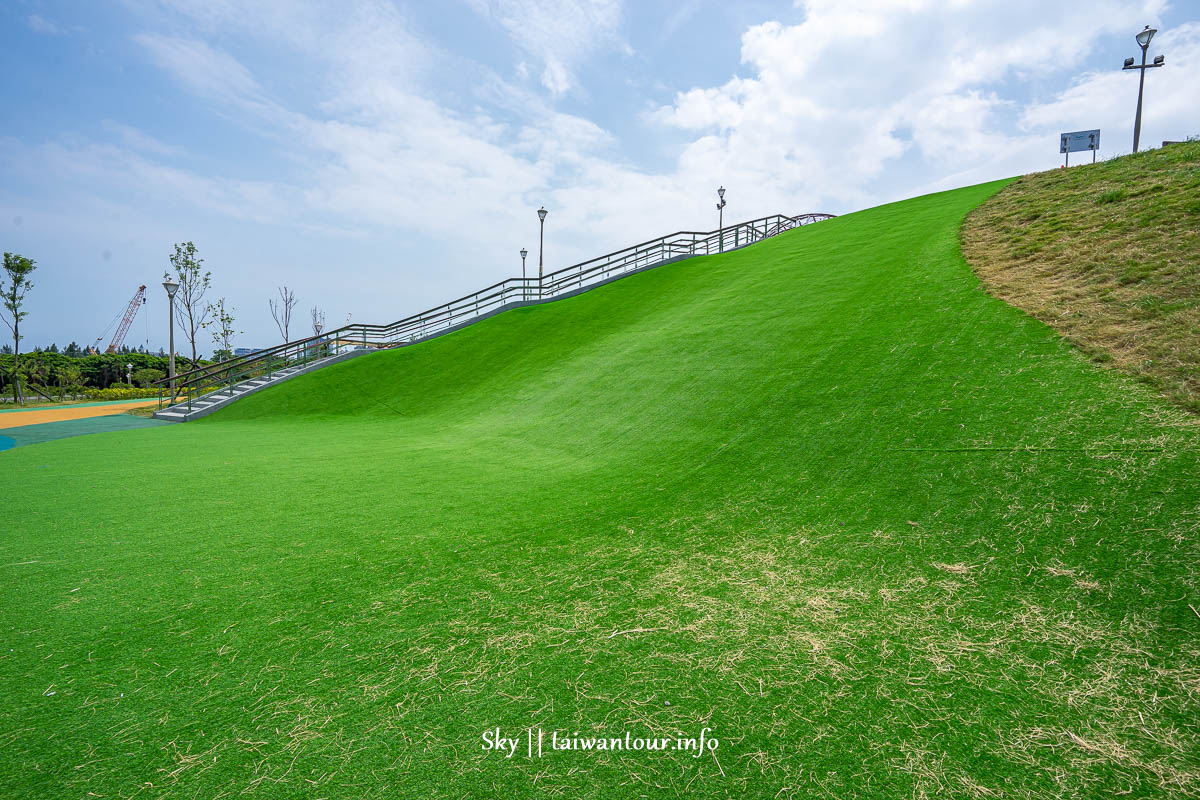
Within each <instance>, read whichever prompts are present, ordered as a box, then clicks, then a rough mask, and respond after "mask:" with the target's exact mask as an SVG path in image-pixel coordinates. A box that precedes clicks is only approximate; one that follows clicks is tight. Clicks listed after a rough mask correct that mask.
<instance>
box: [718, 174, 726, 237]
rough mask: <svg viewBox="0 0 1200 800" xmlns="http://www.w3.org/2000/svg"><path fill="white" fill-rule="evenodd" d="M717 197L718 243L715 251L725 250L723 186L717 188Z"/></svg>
mask: <svg viewBox="0 0 1200 800" xmlns="http://www.w3.org/2000/svg"><path fill="white" fill-rule="evenodd" d="M717 198H718V199H719V200H720V202H719V203H717V230H719V231H720V234H719V235H720V239H719V242H720V244H718V245H717V252H719V253H723V252H725V187H724V186H722V187H721V188H719V189H717Z"/></svg>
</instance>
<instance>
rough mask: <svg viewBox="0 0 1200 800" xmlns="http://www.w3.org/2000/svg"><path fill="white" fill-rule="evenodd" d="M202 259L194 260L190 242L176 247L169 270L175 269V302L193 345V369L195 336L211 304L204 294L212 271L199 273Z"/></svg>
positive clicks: (168, 276) (193, 251)
mask: <svg viewBox="0 0 1200 800" xmlns="http://www.w3.org/2000/svg"><path fill="white" fill-rule="evenodd" d="M203 263H204V259H202V258H196V245H194V244H192V243H191V242H184V243H183V244H177V245H175V252H174V254H172V255H171V267H172V268H173V269H174V270H175V275H176V278H175V280H176V282H177V283H178V284H179V290H178V291H177V292H176V293H175V302H176V303H178V304H179V305H180V307H181V308H182V309H183V313H182V315H181V316H182V319H181V320H180V322H182V323H183V335H184V336H186V337H187V340H188V342H190V343H191V345H192V366H193V367H194V366H195V365H196V337H197V336H198V335H199V334H200V330H201V329H202V328H204V324H205V323H206V322H207V321H208V314H209V310H210V309H211V308H212V306H211V305H206V304H205V303H204V294H205V293H206V292H207V291H208V285H209V282H210V279H211V277H212V273H211V272H205V273H204V274H201V273H200V265H201V264H203ZM170 277H171V273H170V272H164V273H163V279H164V280H169V279H170Z"/></svg>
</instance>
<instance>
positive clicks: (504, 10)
mask: <svg viewBox="0 0 1200 800" xmlns="http://www.w3.org/2000/svg"><path fill="white" fill-rule="evenodd" d="M469 2H470V3H471V5H472V7H474V8H475V10H476V11H478V12H479V13H480V14H483V15H484V16H486V17H490V18H492V19H494V20H496V22H498V23H499V24H500V25H501V27H503V28H504V29H505V30H506V31H507V32H508V33H509V35H510V36H511V37H512V40H513V42H514V43H515V44H516V45H517V47H519V48H521V49H522V50H523V51H525V52H526V53H528V54H529V55H530V56H531V57H532V58H534V59H536V60H537V61H539V62H540V63H541V64H542V75H541V80H542V85H543V86H545V87H546V88H547V89H548V90H550V92H551V93H552V94H555V95H559V94H563V93H564V92H566V91H568V90H570V89H571V88H573V87H574V86H575V85H576V77H575V74H574V73H575V69H576V67H578V65H579V64H580V63H581V62H582V61H583V60H585V59H586V58H587V57H588V56H590V55H592V54H593V53H595V52H596V50H597V49H599V48H601V47H606V46H614V45H618V46H620V47H621V49H622V50H625V51H626V52H629V47H628V45H620V43H619V37H618V29H619V27H620V24H621V2H620V0H469Z"/></svg>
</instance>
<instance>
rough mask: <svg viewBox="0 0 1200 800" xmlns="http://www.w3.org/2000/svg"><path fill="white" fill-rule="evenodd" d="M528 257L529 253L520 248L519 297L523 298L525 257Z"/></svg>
mask: <svg viewBox="0 0 1200 800" xmlns="http://www.w3.org/2000/svg"><path fill="white" fill-rule="evenodd" d="M527 255H529V251H528V250H526V249H525V248H524V247H522V248H521V297H522V298H524V297H525V292H526V290H527V287H526V285H525V256H527Z"/></svg>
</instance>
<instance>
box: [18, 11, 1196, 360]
mask: <svg viewBox="0 0 1200 800" xmlns="http://www.w3.org/2000/svg"><path fill="white" fill-rule="evenodd" d="M1080 8H1081V6H1080V5H1079V4H1062V8H1061V9H1051V8H1050V7H1049V6H1048V4H1045V3H1043V2H1036V1H1035V0H1007V1H1006V2H983V1H980V2H966V1H965V0H886V1H885V0H878V1H877V2H865V1H864V2H857V1H856V0H811V1H810V2H797V3H795V4H792V3H770V2H754V1H750V2H732V3H731V2H701V1H699V0H695V1H693V2H688V1H687V0H680V1H677V2H654V1H653V0H641V1H640V2H636V3H632V2H621V0H590V1H584V0H574V1H573V0H551V1H549V2H532V0H443V2H438V3H430V2H403V1H402V0H395V2H387V1H386V0H343V2H338V3H309V2H300V1H299V0H296V1H294V2H282V1H281V0H259V1H258V2H235V1H234V0H127V1H126V2H113V3H104V2H94V3H93V2H88V3H82V2H78V1H76V2H49V1H46V2H42V1H41V0H10V2H8V3H5V4H4V5H3V7H0V45H2V46H0V70H2V74H3V75H4V76H5V77H4V82H3V84H2V85H0V92H2V93H3V96H2V97H0V101H2V102H0V115H2V118H0V121H2V123H3V124H2V125H0V249H3V250H5V251H11V252H19V253H22V254H24V255H27V256H29V257H31V258H34V259H35V260H36V261H37V262H38V265H39V268H38V271H37V272H36V273H35V283H36V288H35V289H34V291H33V292H32V294H31V295H30V299H29V302H28V309H29V311H30V316H29V318H28V320H27V323H26V330H27V339H26V340H25V341H24V342H23V343H22V347H23V349H25V348H28V347H31V346H32V345H35V344H39V345H44V344H48V343H49V342H51V341H55V342H57V343H58V344H60V345H64V344H66V343H67V342H68V341H70V340H72V339H74V340H75V341H77V342H79V343H80V344H87V343H90V342H91V341H93V340H94V339H95V338H96V337H97V336H98V335H99V334H100V333H101V331H102V330H103V329H104V328H105V326H106V325H108V324H109V322H110V321H111V320H112V318H113V317H114V315H116V314H118V313H119V312H120V311H121V310H122V308H123V306H124V304H125V302H126V301H127V300H128V299H129V297H130V296H131V295H132V294H133V292H134V291H135V289H136V288H137V286H138V285H139V284H142V283H146V284H148V285H149V286H150V287H151V291H150V302H149V303H148V304H147V305H146V306H145V308H144V309H143V312H142V313H143V316H142V317H139V319H138V321H137V322H136V324H135V325H134V326H133V329H132V331H131V333H130V335H129V338H128V340H127V343H129V344H134V345H137V344H142V343H145V342H146V340H147V339H148V340H149V344H150V346H151V347H152V348H154V349H157V348H158V347H159V346H162V345H164V344H165V340H166V323H165V319H166V305H165V300H164V298H163V293H162V289H161V287H160V286H159V283H160V282H161V280H162V273H163V270H164V269H165V268H166V267H167V255H168V254H169V253H170V252H171V250H172V245H173V244H174V243H175V242H179V241H185V240H191V241H194V242H195V243H196V245H197V247H198V248H199V251H200V254H201V255H202V256H203V257H204V258H205V260H206V267H207V268H209V269H211V270H212V273H213V289H212V297H213V299H216V298H217V297H220V296H224V297H226V298H227V302H228V303H229V304H231V305H232V306H233V307H235V308H236V309H237V317H238V321H239V324H238V326H237V327H238V328H239V329H240V330H243V331H244V334H242V335H240V336H239V337H238V339H237V344H238V345H240V346H262V345H267V344H271V343H273V342H275V341H278V339H279V335H278V332H277V331H276V330H275V326H274V323H273V322H272V321H271V318H270V314H269V312H268V309H267V298H268V297H270V296H272V294H273V293H274V291H275V287H276V286H278V285H281V284H287V285H289V286H291V287H293V288H294V289H295V291H296V294H297V295H298V297H299V301H300V307H299V309H298V312H297V316H298V318H299V319H298V322H295V323H294V324H293V331H292V332H293V334H295V333H297V332H303V329H304V327H305V326H306V323H307V309H308V308H309V307H310V306H312V305H318V306H320V307H321V308H322V309H323V310H324V311H325V312H326V314H327V317H328V320H329V322H330V323H331V324H337V323H341V322H343V321H344V320H345V319H346V316H347V315H348V314H349V315H352V318H353V320H355V321H363V322H389V321H391V320H393V319H397V318H399V317H402V316H404V315H406V314H408V313H412V312H415V311H418V310H421V309H423V308H426V307H428V306H432V305H435V304H437V303H440V302H442V301H444V300H447V299H450V298H451V297H454V296H458V295H460V294H463V293H465V292H467V291H470V290H472V289H474V288H478V287H479V286H482V285H485V284H487V283H491V282H493V281H495V280H499V279H501V278H503V277H505V276H508V275H512V274H517V273H519V270H520V259H519V256H518V254H517V252H518V251H519V250H520V249H521V247H522V246H525V247H528V248H530V250H532V251H536V246H537V217H536V215H535V213H534V212H535V210H536V209H537V207H538V206H539V205H542V204H545V206H546V207H547V208H548V209H549V210H550V216H549V217H548V219H547V223H546V258H547V266H548V267H559V266H564V265H566V264H570V263H573V262H575V261H578V260H582V259H584V258H589V257H591V256H595V255H599V254H600V253H603V252H607V251H609V250H612V249H616V248H618V247H621V246H624V245H626V244H630V243H632V242H634V241H641V240H643V239H647V238H650V237H652V236H656V235H659V234H662V233H667V232H670V231H674V230H679V229H710V228H712V227H715V224H716V219H715V216H716V214H715V208H714V204H715V201H716V197H715V189H716V187H717V185H718V184H724V185H725V186H726V187H727V189H728V194H727V200H728V203H729V205H728V207H727V209H726V213H727V219H749V218H752V217H756V216H761V215H764V214H772V213H792V214H796V213H802V212H806V211H828V212H832V213H844V212H847V211H852V210H855V209H859V208H864V207H869V206H872V205H876V204H879V203H883V202H888V201H891V200H895V199H899V198H903V197H908V196H912V195H916V194H921V193H924V192H928V191H936V190H939V189H944V188H950V187H955V186H962V185H968V184H972V183H978V182H981V181H985V180H990V179H993V178H1000V177H1006V176H1009V175H1016V174H1022V173H1026V172H1032V171H1036V170H1041V169H1048V168H1054V167H1056V166H1057V164H1058V163H1059V159H1060V156H1059V155H1058V152H1057V143H1058V138H1057V134H1058V133H1059V132H1060V131H1066V130H1078V129H1089V128H1100V129H1101V130H1102V139H1101V141H1102V154H1101V155H1102V156H1103V157H1110V156H1113V155H1118V154H1121V153H1126V152H1128V151H1129V149H1130V147H1131V139H1132V117H1133V108H1134V103H1135V101H1136V92H1137V86H1136V84H1137V79H1136V76H1135V75H1134V74H1133V73H1122V72H1121V70H1120V66H1121V62H1122V61H1123V59H1124V58H1125V57H1127V56H1132V55H1134V54H1135V51H1137V46H1136V44H1135V43H1134V41H1133V34H1134V33H1135V32H1136V31H1138V30H1140V29H1141V28H1142V26H1143V25H1146V24H1151V25H1154V26H1156V27H1158V28H1159V29H1160V33H1159V34H1158V37H1157V38H1156V39H1155V41H1154V42H1153V44H1152V46H1151V55H1152V56H1153V55H1156V54H1158V53H1162V54H1164V55H1165V56H1166V58H1167V66H1166V67H1165V68H1163V69H1160V70H1156V71H1153V72H1151V73H1150V74H1149V75H1148V77H1147V98H1146V115H1145V121H1144V124H1143V135H1142V142H1143V146H1146V145H1157V144H1158V143H1159V142H1161V141H1162V140H1163V139H1181V138H1185V137H1187V136H1189V135H1195V134H1200V111H1197V109H1200V81H1197V80H1196V76H1197V75H1200V5H1198V4H1196V3H1194V2H1190V1H1189V2H1174V3H1169V2H1165V0H1095V2H1091V3H1089V4H1088V10H1087V11H1086V12H1082V11H1080V10H1079V9H1080ZM531 260H532V261H534V262H536V252H535V254H534V256H533V257H532V258H531ZM298 328H299V331H298V330H297V329H298ZM177 345H178V341H177ZM200 349H201V350H202V351H203V352H211V350H212V344H211V342H203V343H201V347H200Z"/></svg>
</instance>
